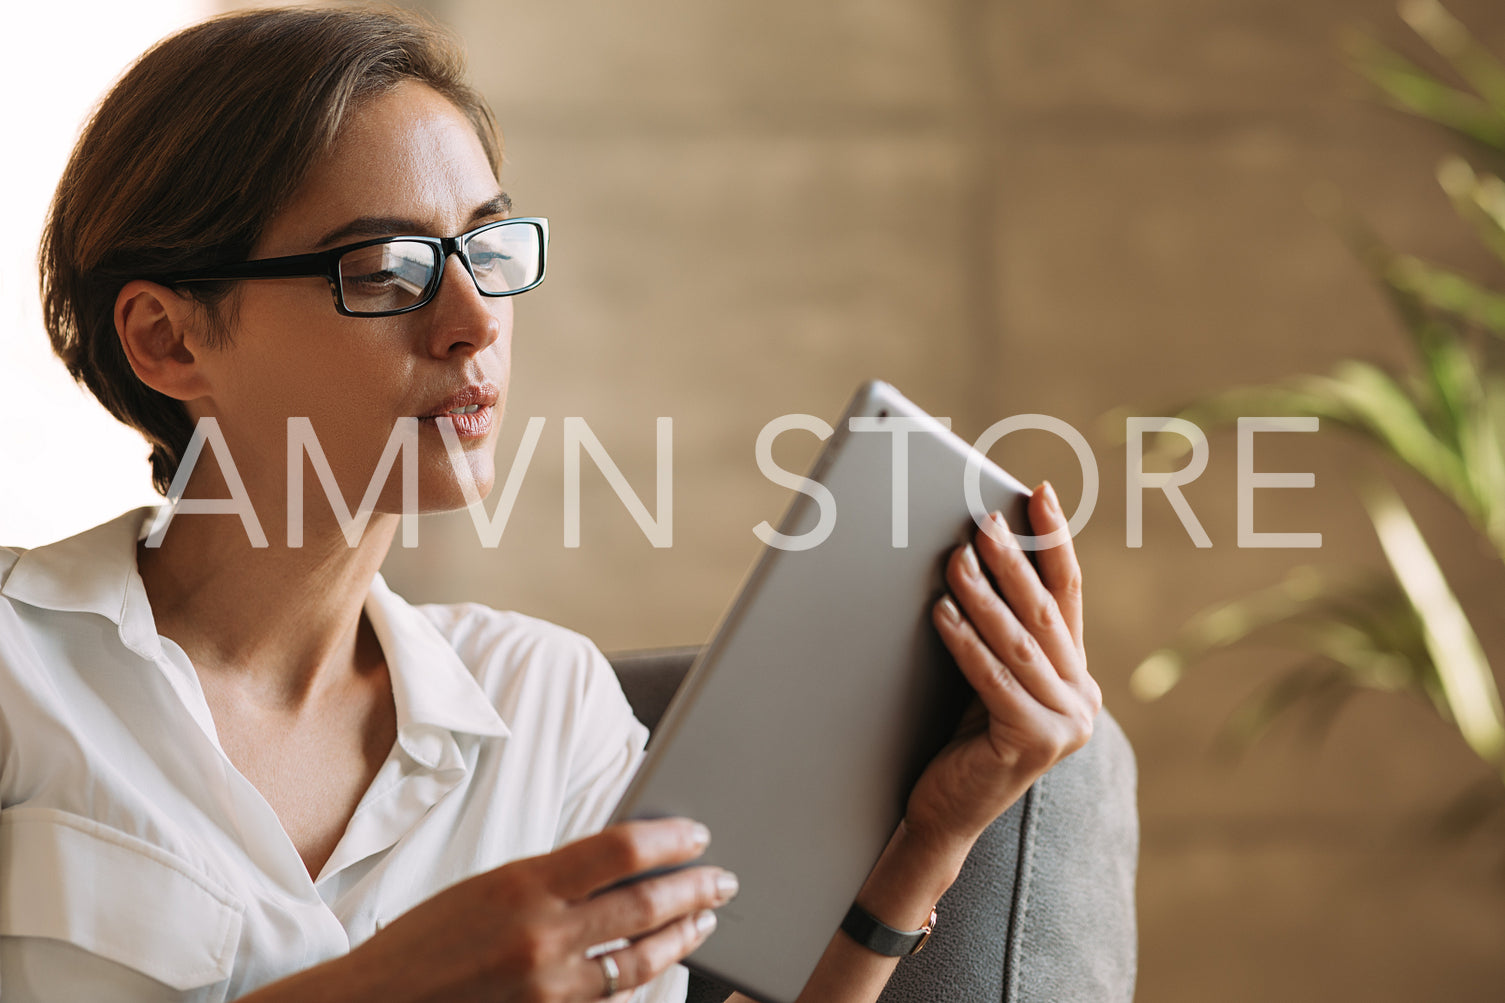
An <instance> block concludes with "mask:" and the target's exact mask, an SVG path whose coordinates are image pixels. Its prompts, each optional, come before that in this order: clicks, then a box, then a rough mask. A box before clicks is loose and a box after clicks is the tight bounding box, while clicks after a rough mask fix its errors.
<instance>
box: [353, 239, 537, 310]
mask: <svg viewBox="0 0 1505 1003" xmlns="http://www.w3.org/2000/svg"><path fill="white" fill-rule="evenodd" d="M542 250H543V248H542V234H541V232H540V231H539V230H538V228H537V227H535V226H533V225H531V224H527V225H515V226H496V227H491V228H489V229H486V230H482V231H481V232H480V233H476V234H473V235H471V236H470V237H469V238H468V239H467V240H466V241H465V245H464V252H465V256H466V257H467V258H468V259H469V261H470V267H471V271H472V273H473V274H474V275H475V282H476V288H478V289H479V290H480V291H481V292H483V293H487V294H489V295H492V296H499V295H502V294H504V293H509V292H514V291H516V290H518V289H522V288H524V287H526V286H528V285H531V284H532V283H533V282H534V281H536V280H537V278H538V272H539V268H540V266H541V263H542V262H541V258H542ZM439 254H440V251H439V248H438V247H436V246H434V245H433V244H428V243H425V242H423V241H418V240H392V241H388V242H386V243H384V244H372V245H370V246H368V247H359V248H356V249H355V250H353V251H348V252H346V253H345V254H343V255H341V256H340V264H339V274H340V295H341V298H342V299H343V301H344V303H345V309H347V310H349V311H351V312H352V313H387V312H391V311H396V310H404V309H407V308H409V307H412V306H413V305H414V304H416V303H419V302H421V301H422V300H423V299H424V298H425V296H426V295H429V294H430V289H429V287H430V285H431V283H432V282H433V280H434V272H435V270H436V269H437V267H438V264H439Z"/></svg>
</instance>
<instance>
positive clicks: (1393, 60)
mask: <svg viewBox="0 0 1505 1003" xmlns="http://www.w3.org/2000/svg"><path fill="white" fill-rule="evenodd" d="M1347 48H1348V55H1349V60H1350V61H1351V63H1352V64H1353V66H1354V68H1355V69H1356V70H1357V71H1358V72H1359V73H1361V74H1362V75H1363V76H1365V77H1366V78H1368V80H1369V81H1370V82H1371V83H1373V84H1374V85H1375V86H1376V87H1377V88H1379V89H1380V91H1382V92H1383V93H1384V94H1385V95H1386V97H1388V98H1389V100H1390V103H1391V104H1393V105H1394V106H1396V107H1397V108H1399V109H1401V110H1402V111H1407V112H1410V113H1412V114H1414V115H1419V116H1421V117H1422V118H1426V119H1430V120H1431V121H1433V122H1436V123H1438V124H1439V125H1444V126H1446V127H1448V128H1449V129H1453V130H1455V131H1457V132H1461V133H1463V134H1464V135H1465V136H1471V137H1473V138H1474V139H1477V140H1478V141H1479V142H1481V143H1485V144H1487V145H1489V146H1493V147H1495V148H1497V149H1505V117H1502V116H1501V115H1500V114H1499V113H1498V112H1497V111H1496V110H1495V109H1494V108H1492V107H1491V106H1490V104H1489V102H1487V101H1485V100H1484V99H1482V98H1480V97H1477V96H1475V95H1473V94H1469V93H1468V92H1467V91H1462V90H1459V89H1458V88H1456V87H1450V86H1449V85H1447V84H1445V83H1443V82H1442V81H1440V80H1438V79H1437V78H1436V77H1434V76H1432V74H1430V73H1428V72H1427V71H1426V70H1423V69H1422V68H1421V67H1419V66H1417V65H1416V64H1415V63H1413V62H1411V61H1410V60H1409V59H1407V58H1405V57H1404V56H1402V55H1401V54H1400V53H1398V52H1396V51H1395V50H1394V49H1392V48H1390V47H1389V46H1387V45H1384V44H1383V43H1381V42H1379V41H1377V40H1375V39H1374V38H1372V37H1370V36H1368V35H1357V36H1354V37H1352V38H1351V39H1350V40H1349V43H1348V46H1347Z"/></svg>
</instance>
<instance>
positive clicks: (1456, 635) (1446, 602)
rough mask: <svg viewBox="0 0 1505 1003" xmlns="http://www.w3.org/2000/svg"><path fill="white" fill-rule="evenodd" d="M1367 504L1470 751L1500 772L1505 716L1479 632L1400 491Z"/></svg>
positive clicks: (1376, 490)
mask: <svg viewBox="0 0 1505 1003" xmlns="http://www.w3.org/2000/svg"><path fill="white" fill-rule="evenodd" d="M1365 503H1366V505H1367V507H1368V509H1369V515H1370V518H1371V519H1372V520H1373V522H1374V529H1375V533H1376V534H1377V535H1378V536H1379V538H1380V547H1381V549H1383V550H1384V552H1385V559H1386V560H1387V561H1389V562H1390V567H1391V569H1392V570H1393V571H1394V572H1395V579H1396V581H1397V582H1399V583H1400V586H1401V588H1402V589H1404V590H1405V593H1406V596H1407V597H1408V598H1409V599H1410V601H1411V605H1412V606H1413V607H1414V608H1415V609H1416V612H1417V615H1418V619H1419V620H1420V622H1421V625H1422V628H1423V632H1424V634H1423V636H1424V638H1425V640H1426V645H1427V651H1428V652H1429V653H1430V655H1431V659H1432V664H1433V665H1434V666H1435V668H1436V672H1437V677H1438V680H1439V682H1440V684H1441V686H1442V691H1443V696H1444V698H1445V699H1446V701H1447V707H1448V710H1449V712H1450V714H1451V716H1452V719H1453V722H1454V723H1455V724H1456V725H1457V727H1458V731H1459V732H1460V733H1461V734H1462V735H1463V740H1464V741H1465V742H1467V743H1468V745H1469V748H1471V749H1473V750H1474V752H1476V753H1477V754H1478V755H1479V756H1480V758H1482V759H1484V760H1485V761H1486V762H1488V763H1491V764H1495V765H1497V766H1498V765H1499V764H1500V762H1501V760H1502V753H1505V720H1502V717H1505V715H1502V713H1501V709H1500V691H1499V688H1498V687H1497V686H1496V685H1495V680H1494V674H1493V672H1491V670H1490V667H1489V661H1488V659H1486V658H1485V656H1484V649H1483V647H1482V646H1481V645H1480V644H1479V638H1478V637H1477V636H1476V635H1475V634H1474V629H1473V626H1472V625H1471V624H1470V623H1469V621H1468V617H1467V616H1466V615H1465V614H1464V612H1463V607H1462V606H1460V605H1459V604H1458V599H1457V597H1456V596H1454V595H1453V591H1452V589H1450V588H1449V587H1448V584H1447V579H1445V578H1444V577H1443V575H1442V569H1441V568H1439V567H1438V565H1437V560H1436V558H1434V557H1433V556H1432V551H1431V549H1430V548H1429V547H1428V546H1427V543H1426V540H1425V539H1423V537H1422V535H1421V531H1420V530H1418V529H1417V528H1416V523H1415V521H1414V520H1412V518H1411V513H1410V512H1409V511H1408V510H1407V509H1406V507H1405V504H1404V503H1403V502H1401V500H1400V498H1399V497H1398V496H1397V495H1396V494H1395V493H1394V491H1392V490H1390V489H1388V488H1380V487H1378V486H1376V487H1373V488H1371V489H1370V490H1369V491H1367V492H1365Z"/></svg>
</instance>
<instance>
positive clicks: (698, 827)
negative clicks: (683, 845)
mask: <svg viewBox="0 0 1505 1003" xmlns="http://www.w3.org/2000/svg"><path fill="white" fill-rule="evenodd" d="M690 842H691V844H693V845H694V847H695V849H697V850H704V849H705V848H706V847H707V846H710V845H711V830H709V829H707V828H706V827H705V826H704V825H702V824H701V823H699V822H696V823H695V825H694V827H693V828H692V829H691V830H690Z"/></svg>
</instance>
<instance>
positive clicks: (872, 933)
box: [841, 902, 936, 958]
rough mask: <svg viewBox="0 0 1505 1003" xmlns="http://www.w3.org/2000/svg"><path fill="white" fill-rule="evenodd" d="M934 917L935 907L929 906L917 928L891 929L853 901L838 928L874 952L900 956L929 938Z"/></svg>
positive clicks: (913, 950) (918, 950)
mask: <svg viewBox="0 0 1505 1003" xmlns="http://www.w3.org/2000/svg"><path fill="white" fill-rule="evenodd" d="M935 920H936V914H935V910H934V909H931V910H930V918H929V919H927V920H926V921H925V925H924V926H922V927H920V928H919V929H918V930H895V929H894V928H893V927H891V926H889V925H888V924H887V923H885V922H883V921H882V920H881V919H879V918H878V917H876V916H874V915H873V914H872V913H870V912H868V911H867V910H866V909H864V908H862V906H860V905H858V904H857V903H855V902H853V903H852V908H850V909H848V910H847V918H846V919H844V920H842V921H841V930H842V932H843V933H845V934H846V935H847V936H848V937H851V938H852V939H853V940H855V941H856V942H857V943H859V944H861V945H862V946H863V947H865V948H867V949H868V950H869V951H872V952H873V953H874V954H881V955H883V956H884V957H888V958H902V957H905V956H906V955H910V954H919V953H920V948H922V947H924V946H925V942H926V941H927V940H929V939H930V931H932V930H934V929H935Z"/></svg>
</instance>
